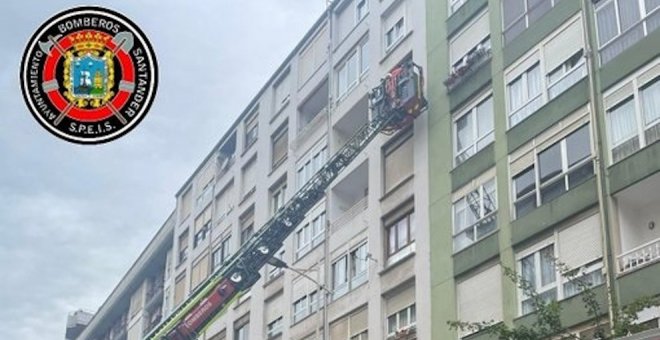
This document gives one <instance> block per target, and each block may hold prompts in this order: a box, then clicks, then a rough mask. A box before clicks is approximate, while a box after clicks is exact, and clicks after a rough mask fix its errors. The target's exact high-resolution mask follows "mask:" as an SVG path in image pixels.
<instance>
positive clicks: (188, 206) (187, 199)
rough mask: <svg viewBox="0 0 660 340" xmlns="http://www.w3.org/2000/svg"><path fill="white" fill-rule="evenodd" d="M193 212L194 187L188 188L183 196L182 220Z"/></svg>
mask: <svg viewBox="0 0 660 340" xmlns="http://www.w3.org/2000/svg"><path fill="white" fill-rule="evenodd" d="M191 212H192V188H189V189H188V190H186V192H185V193H183V196H181V215H180V216H181V220H183V219H185V218H186V217H187V216H188V215H190V213H191Z"/></svg>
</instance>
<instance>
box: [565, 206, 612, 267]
mask: <svg viewBox="0 0 660 340" xmlns="http://www.w3.org/2000/svg"><path fill="white" fill-rule="evenodd" d="M600 235H601V233H600V219H599V214H595V215H593V216H591V217H588V218H586V219H584V220H582V221H580V222H578V223H576V224H574V225H572V226H570V227H568V228H566V229H564V230H562V231H560V232H559V260H560V261H561V262H563V263H564V264H566V265H567V266H568V267H569V268H571V269H577V268H580V266H583V265H585V264H587V263H589V262H592V261H593V260H596V259H598V258H600V257H602V256H603V250H602V249H603V248H602V246H601V237H600Z"/></svg>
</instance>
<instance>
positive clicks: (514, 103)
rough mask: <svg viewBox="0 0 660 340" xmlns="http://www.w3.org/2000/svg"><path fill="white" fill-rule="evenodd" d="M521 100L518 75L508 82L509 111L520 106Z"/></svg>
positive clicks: (520, 86) (521, 87) (521, 93)
mask: <svg viewBox="0 0 660 340" xmlns="http://www.w3.org/2000/svg"><path fill="white" fill-rule="evenodd" d="M523 100H524V99H523V86H522V77H520V78H518V79H516V80H514V81H513V82H511V83H510V84H509V103H510V104H509V105H510V107H511V112H513V111H515V110H517V109H518V108H520V107H521V106H522V104H523Z"/></svg>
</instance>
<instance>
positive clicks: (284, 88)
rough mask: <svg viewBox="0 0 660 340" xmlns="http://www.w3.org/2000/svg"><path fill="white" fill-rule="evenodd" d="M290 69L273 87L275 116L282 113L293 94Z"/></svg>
mask: <svg viewBox="0 0 660 340" xmlns="http://www.w3.org/2000/svg"><path fill="white" fill-rule="evenodd" d="M290 78H291V77H289V69H288V68H287V70H286V71H285V72H284V74H283V75H282V76H280V78H279V79H278V80H277V82H276V83H275V85H273V114H274V115H275V114H277V113H278V112H280V111H281V110H282V109H283V108H284V107H285V106H286V105H287V104H288V103H289V97H290V92H291V79H290Z"/></svg>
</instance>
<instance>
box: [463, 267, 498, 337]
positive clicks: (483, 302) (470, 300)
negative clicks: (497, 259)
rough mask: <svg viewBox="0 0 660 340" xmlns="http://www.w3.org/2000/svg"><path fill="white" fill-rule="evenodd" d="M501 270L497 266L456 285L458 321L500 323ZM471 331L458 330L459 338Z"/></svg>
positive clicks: (471, 331)
mask: <svg viewBox="0 0 660 340" xmlns="http://www.w3.org/2000/svg"><path fill="white" fill-rule="evenodd" d="M502 301H503V298H502V270H501V268H500V265H499V264H496V265H494V266H491V267H490V268H487V269H485V270H482V271H479V272H478V273H476V274H473V275H470V277H468V278H465V279H462V280H460V281H459V282H457V284H456V307H457V313H456V314H457V315H458V320H461V321H466V322H481V321H483V320H493V321H495V322H499V321H502V319H503V308H502ZM471 333H473V330H468V329H465V330H458V335H459V338H464V337H465V336H467V335H469V334H471Z"/></svg>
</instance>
